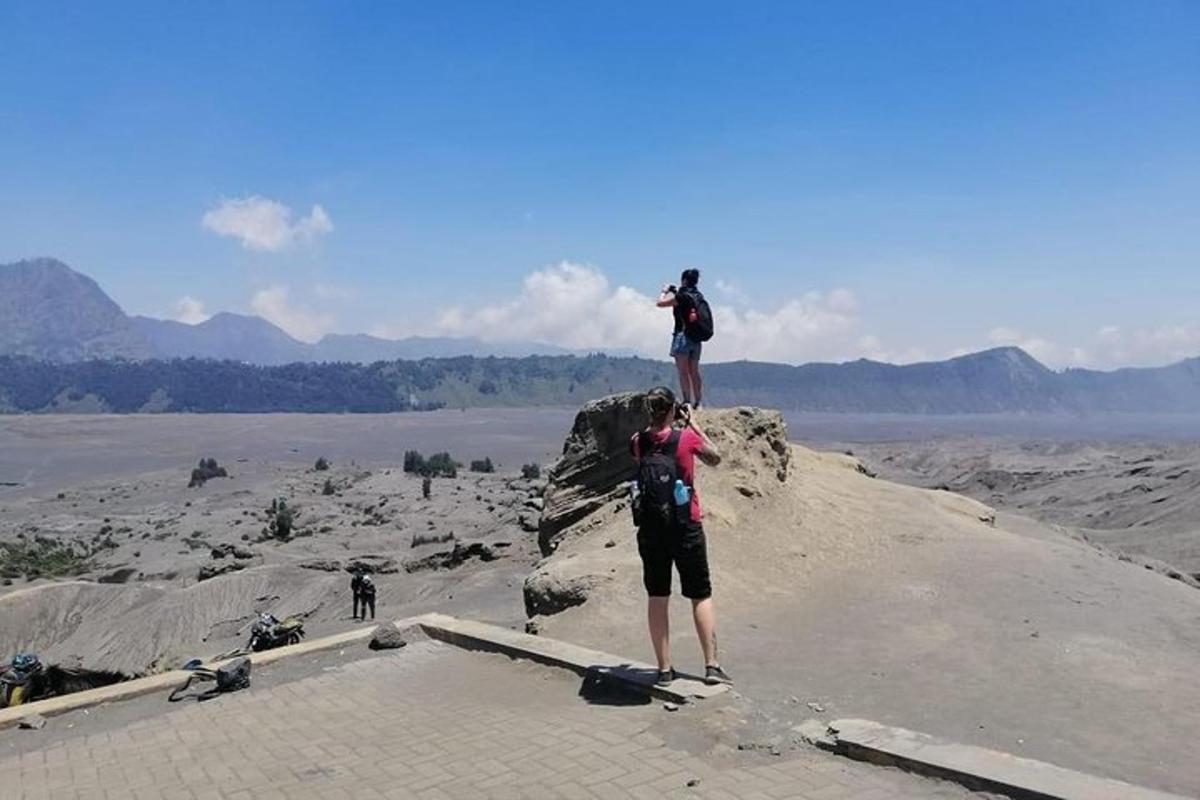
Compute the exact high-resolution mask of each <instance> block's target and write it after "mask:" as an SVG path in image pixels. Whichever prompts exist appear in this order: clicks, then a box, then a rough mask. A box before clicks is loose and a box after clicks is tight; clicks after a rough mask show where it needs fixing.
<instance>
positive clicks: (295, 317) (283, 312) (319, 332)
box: [250, 285, 335, 342]
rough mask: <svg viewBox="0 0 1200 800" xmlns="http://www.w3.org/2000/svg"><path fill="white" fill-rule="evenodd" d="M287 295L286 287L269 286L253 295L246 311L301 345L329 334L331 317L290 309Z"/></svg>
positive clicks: (302, 309) (320, 313) (332, 321)
mask: <svg viewBox="0 0 1200 800" xmlns="http://www.w3.org/2000/svg"><path fill="white" fill-rule="evenodd" d="M289 294H290V292H289V290H288V287H286V286H282V285H276V286H269V287H267V288H266V289H261V290H259V291H257V292H255V294H254V297H253V298H252V299H251V301H250V307H251V308H252V309H253V310H254V313H255V314H258V315H259V316H260V317H262V318H263V319H265V320H267V321H268V322H272V323H274V324H275V325H278V326H279V327H280V328H283V329H284V330H285V331H287V333H289V334H290V335H292V336H294V337H295V338H297V339H300V340H301V341H305V342H315V341H317V340H318V339H320V338H321V337H322V336H324V335H325V334H327V333H329V332H330V331H331V330H333V326H334V322H335V319H334V316H333V314H329V313H326V312H322V311H314V310H313V309H311V308H308V307H307V306H303V305H293V304H292V302H291V300H290V297H289Z"/></svg>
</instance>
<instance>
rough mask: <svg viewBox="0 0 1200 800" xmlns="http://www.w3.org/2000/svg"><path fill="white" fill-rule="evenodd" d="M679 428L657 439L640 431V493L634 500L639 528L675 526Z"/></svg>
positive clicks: (636, 523) (657, 528) (659, 528)
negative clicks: (661, 438) (665, 437)
mask: <svg viewBox="0 0 1200 800" xmlns="http://www.w3.org/2000/svg"><path fill="white" fill-rule="evenodd" d="M680 436H682V432H681V431H680V430H679V429H675V430H672V431H671V435H670V436H668V437H667V439H666V441H664V442H661V443H659V442H655V441H654V439H653V437H652V436H651V435H650V434H649V433H647V432H646V431H643V432H642V433H640V434H638V454H639V456H640V457H639V459H638V471H637V485H638V494H637V496H636V498H634V502H633V522H634V524H635V525H637V526H638V527H639V528H645V529H649V530H656V531H665V530H669V529H670V528H672V527H674V525H675V523H676V512H675V481H676V480H678V478H679V466H678V463H677V462H676V461H675V453H676V451H677V450H679V438H680Z"/></svg>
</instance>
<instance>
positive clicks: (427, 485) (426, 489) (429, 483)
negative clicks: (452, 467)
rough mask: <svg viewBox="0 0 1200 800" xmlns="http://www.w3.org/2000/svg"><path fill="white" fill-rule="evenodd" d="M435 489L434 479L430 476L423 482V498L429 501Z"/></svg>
mask: <svg viewBox="0 0 1200 800" xmlns="http://www.w3.org/2000/svg"><path fill="white" fill-rule="evenodd" d="M432 489H433V479H432V478H430V477H429V476H428V475H426V476H425V478H424V479H423V480H422V481H421V496H422V497H424V498H425V499H426V500H428V499H429V493H430V491H431V490H432Z"/></svg>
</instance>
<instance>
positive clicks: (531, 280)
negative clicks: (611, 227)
mask: <svg viewBox="0 0 1200 800" xmlns="http://www.w3.org/2000/svg"><path fill="white" fill-rule="evenodd" d="M710 302H712V301H711V300H710ZM713 316H714V318H715V325H716V329H717V336H716V337H715V338H714V339H713V341H712V342H711V343H709V344H708V345H706V354H707V357H708V358H709V359H716V360H730V359H753V360H771V361H784V362H788V363H800V362H804V361H809V360H814V359H832V360H840V359H845V358H853V357H856V356H858V355H859V354H860V353H861V348H860V346H859V343H858V342H859V338H860V333H859V332H858V326H859V320H858V305H857V302H856V300H855V298H854V295H853V293H851V292H849V291H847V290H845V289H835V290H833V291H831V292H828V293H825V292H808V293H807V294H804V295H802V296H800V297H796V298H792V299H790V300H786V301H784V302H783V303H782V304H780V305H779V306H777V307H776V308H774V309H771V310H757V309H747V310H737V309H734V308H731V307H729V306H725V305H721V304H720V303H717V302H714V303H713ZM436 328H437V332H438V333H441V334H444V335H450V336H477V337H479V338H481V339H485V340H492V341H503V340H509V341H512V340H529V341H540V342H548V343H551V344H556V345H559V346H562V347H569V348H572V349H601V348H608V349H632V350H636V351H640V352H643V353H646V354H648V355H651V356H655V357H665V355H666V352H667V349H668V346H669V344H670V332H671V316H670V313H669V311H667V310H666V309H659V308H655V306H654V301H653V299H652V298H651V297H649V296H648V295H645V294H642V293H641V292H639V291H637V290H636V289H632V288H630V287H628V286H613V285H612V284H611V283H610V282H609V280H608V278H607V277H606V276H605V275H604V273H603V272H601V271H600V270H599V269H597V268H595V267H592V266H587V265H583V264H574V263H571V262H566V261H564V262H562V263H560V264H557V265H554V266H550V267H547V268H545V269H542V270H538V271H536V272H533V273H531V274H530V275H528V276H527V277H526V278H525V280H524V282H523V284H522V287H521V291H520V292H519V294H517V295H516V296H515V297H512V298H510V299H508V300H506V301H503V302H500V303H496V304H494V305H489V306H482V307H462V306H458V307H454V308H450V309H447V310H445V311H443V312H442V313H441V315H440V316H439V317H438V318H437V323H436Z"/></svg>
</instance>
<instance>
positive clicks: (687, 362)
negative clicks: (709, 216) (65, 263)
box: [657, 269, 713, 408]
mask: <svg viewBox="0 0 1200 800" xmlns="http://www.w3.org/2000/svg"><path fill="white" fill-rule="evenodd" d="M699 283H700V270H698V269H685V270H684V271H683V274H682V275H680V276H679V286H678V287H675V286H673V285H670V284H668V285H666V286H664V287H663V288H662V292H661V293H659V295H658V303H657V305H658V307H659V308H670V309H671V310H672V314H673V315H674V317H675V328H674V330H673V331H672V333H671V358H673V359H675V368H676V369H677V370H678V371H679V392H680V394H682V395H683V404H684V405H685V406H687V407H689V408H699V407H700V402H701V400H702V395H703V392H704V383H703V381H702V380H701V379H700V352H701V350H702V349H703V348H704V342H707V341H708V340H709V339H711V338H712V335H713V318H712V310H711V309H710V308H709V306H708V301H707V300H705V299H704V295H703V294H701V293H700V289H699V288H698V286H699Z"/></svg>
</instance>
